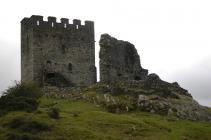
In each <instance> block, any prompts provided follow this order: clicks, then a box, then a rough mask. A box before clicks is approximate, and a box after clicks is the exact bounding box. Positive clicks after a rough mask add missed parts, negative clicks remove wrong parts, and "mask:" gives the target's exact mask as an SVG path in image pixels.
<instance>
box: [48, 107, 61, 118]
mask: <svg viewBox="0 0 211 140" xmlns="http://www.w3.org/2000/svg"><path fill="white" fill-rule="evenodd" d="M59 114H60V111H59V109H58V108H50V110H49V112H48V116H49V117H50V118H52V119H59Z"/></svg>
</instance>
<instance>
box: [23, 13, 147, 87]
mask: <svg viewBox="0 0 211 140" xmlns="http://www.w3.org/2000/svg"><path fill="white" fill-rule="evenodd" d="M94 35H95V34H94V22H92V21H85V25H82V24H81V21H80V20H77V19H74V20H73V24H70V23H69V20H68V19H67V18H61V22H60V23H58V22H56V18H55V17H48V21H44V20H43V16H36V15H32V16H31V17H30V18H24V19H23V20H22V21H21V80H22V81H23V82H25V81H37V82H38V83H39V84H40V85H42V86H44V85H48V84H50V85H53V86H59V87H60V86H61V87H64V86H66V87H71V86H74V87H85V86H89V85H92V84H94V83H96V81H97V80H96V67H95V37H94ZM99 56H100V80H101V82H105V83H108V84H109V83H114V82H116V81H118V80H120V81H124V80H143V79H145V78H146V76H147V75H148V70H146V69H143V68H142V67H141V64H140V57H139V55H138V53H137V50H136V48H135V46H134V45H133V44H131V43H129V42H126V41H121V40H117V39H115V38H113V37H111V36H110V35H108V34H103V35H102V36H101V39H100V55H99Z"/></svg>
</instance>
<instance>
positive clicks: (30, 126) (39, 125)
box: [5, 117, 51, 133]
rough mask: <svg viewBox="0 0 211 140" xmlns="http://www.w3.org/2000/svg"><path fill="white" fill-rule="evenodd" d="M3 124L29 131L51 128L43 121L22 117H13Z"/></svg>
mask: <svg viewBox="0 0 211 140" xmlns="http://www.w3.org/2000/svg"><path fill="white" fill-rule="evenodd" d="M5 126H7V127H9V128H12V129H18V130H19V131H22V132H29V133H39V132H43V131H49V130H51V126H50V125H48V124H47V123H45V122H42V121H38V120H34V119H32V118H24V117H17V118H14V119H13V120H12V121H11V122H9V123H7V124H5Z"/></svg>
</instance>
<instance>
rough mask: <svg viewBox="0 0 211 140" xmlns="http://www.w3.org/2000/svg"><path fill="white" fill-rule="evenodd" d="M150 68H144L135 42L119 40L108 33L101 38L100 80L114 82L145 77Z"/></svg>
mask: <svg viewBox="0 0 211 140" xmlns="http://www.w3.org/2000/svg"><path fill="white" fill-rule="evenodd" d="M147 74H148V70H146V69H143V68H142V67H141V64H140V57H139V55H138V53H137V50H136V48H135V47H134V45H133V44H131V43H129V42H126V41H121V40H117V39H116V38H113V37H111V36H110V35H108V34H103V35H101V39H100V80H101V81H102V82H106V83H112V82H115V81H118V80H121V81H124V80H142V79H145V78H146V76H147Z"/></svg>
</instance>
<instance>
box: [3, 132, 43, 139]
mask: <svg viewBox="0 0 211 140" xmlns="http://www.w3.org/2000/svg"><path fill="white" fill-rule="evenodd" d="M6 140H41V138H40V137H38V136H33V135H29V134H17V133H11V132H9V133H7V135H6Z"/></svg>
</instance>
